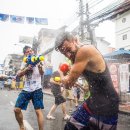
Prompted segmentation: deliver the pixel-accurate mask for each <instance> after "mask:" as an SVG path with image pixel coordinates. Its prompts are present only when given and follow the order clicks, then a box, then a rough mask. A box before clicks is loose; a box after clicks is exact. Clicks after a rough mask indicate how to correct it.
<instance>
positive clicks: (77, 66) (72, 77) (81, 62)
mask: <svg viewBox="0 0 130 130" xmlns="http://www.w3.org/2000/svg"><path fill="white" fill-rule="evenodd" d="M88 54H89V53H88V52H87V49H86V48H80V50H79V51H78V53H77V55H76V59H75V63H74V64H73V66H72V67H71V70H70V73H69V74H68V75H67V76H63V75H62V83H63V84H65V85H66V86H73V85H74V83H75V82H76V80H77V79H78V77H79V76H80V75H81V73H82V72H83V71H84V70H85V68H86V66H87V64H88V62H89V55H88Z"/></svg>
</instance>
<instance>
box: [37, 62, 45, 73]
mask: <svg viewBox="0 0 130 130" xmlns="http://www.w3.org/2000/svg"><path fill="white" fill-rule="evenodd" d="M37 66H38V70H39V73H40V74H41V75H43V73H44V71H43V65H42V63H41V62H39V63H38V65H37Z"/></svg>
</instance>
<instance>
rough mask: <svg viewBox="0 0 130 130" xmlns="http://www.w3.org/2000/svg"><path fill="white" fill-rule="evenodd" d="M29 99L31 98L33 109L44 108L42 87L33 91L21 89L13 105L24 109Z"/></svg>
mask: <svg viewBox="0 0 130 130" xmlns="http://www.w3.org/2000/svg"><path fill="white" fill-rule="evenodd" d="M30 100H32V103H33V106H34V109H35V110H36V109H44V104H43V92H42V89H38V90H35V91H34V92H27V91H24V90H22V91H21V93H20V94H19V95H18V98H17V101H16V104H15V107H18V108H21V109H22V110H26V109H27V106H28V103H29V101H30Z"/></svg>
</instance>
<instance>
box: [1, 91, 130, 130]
mask: <svg viewBox="0 0 130 130" xmlns="http://www.w3.org/2000/svg"><path fill="white" fill-rule="evenodd" d="M19 92H20V91H15V90H11V91H8V90H0V116H1V118H0V130H19V127H18V124H17V122H16V119H15V116H14V112H13V108H14V104H15V101H16V98H17V96H18V94H19ZM53 102H54V98H53V96H51V95H47V94H44V105H45V109H44V110H43V113H44V117H45V118H44V120H45V123H44V128H45V130H64V124H65V121H63V114H62V111H61V109H60V106H59V107H58V109H57V110H56V112H55V117H56V119H55V120H47V119H46V115H47V113H48V111H49V110H50V107H51V106H52V104H53ZM67 105H68V102H67ZM67 109H68V107H67ZM23 114H24V124H25V126H26V129H27V130H38V125H37V120H36V115H35V111H34V109H33V106H32V103H31V102H30V103H29V105H28V109H27V110H26V111H23ZM117 130H130V114H129V115H126V114H119V123H118V129H117Z"/></svg>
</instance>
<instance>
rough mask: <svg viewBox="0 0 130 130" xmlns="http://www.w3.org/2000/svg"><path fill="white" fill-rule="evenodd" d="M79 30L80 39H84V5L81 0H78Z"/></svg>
mask: <svg viewBox="0 0 130 130" xmlns="http://www.w3.org/2000/svg"><path fill="white" fill-rule="evenodd" d="M79 16H80V21H79V31H80V36H81V41H83V40H84V6H83V0H79Z"/></svg>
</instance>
